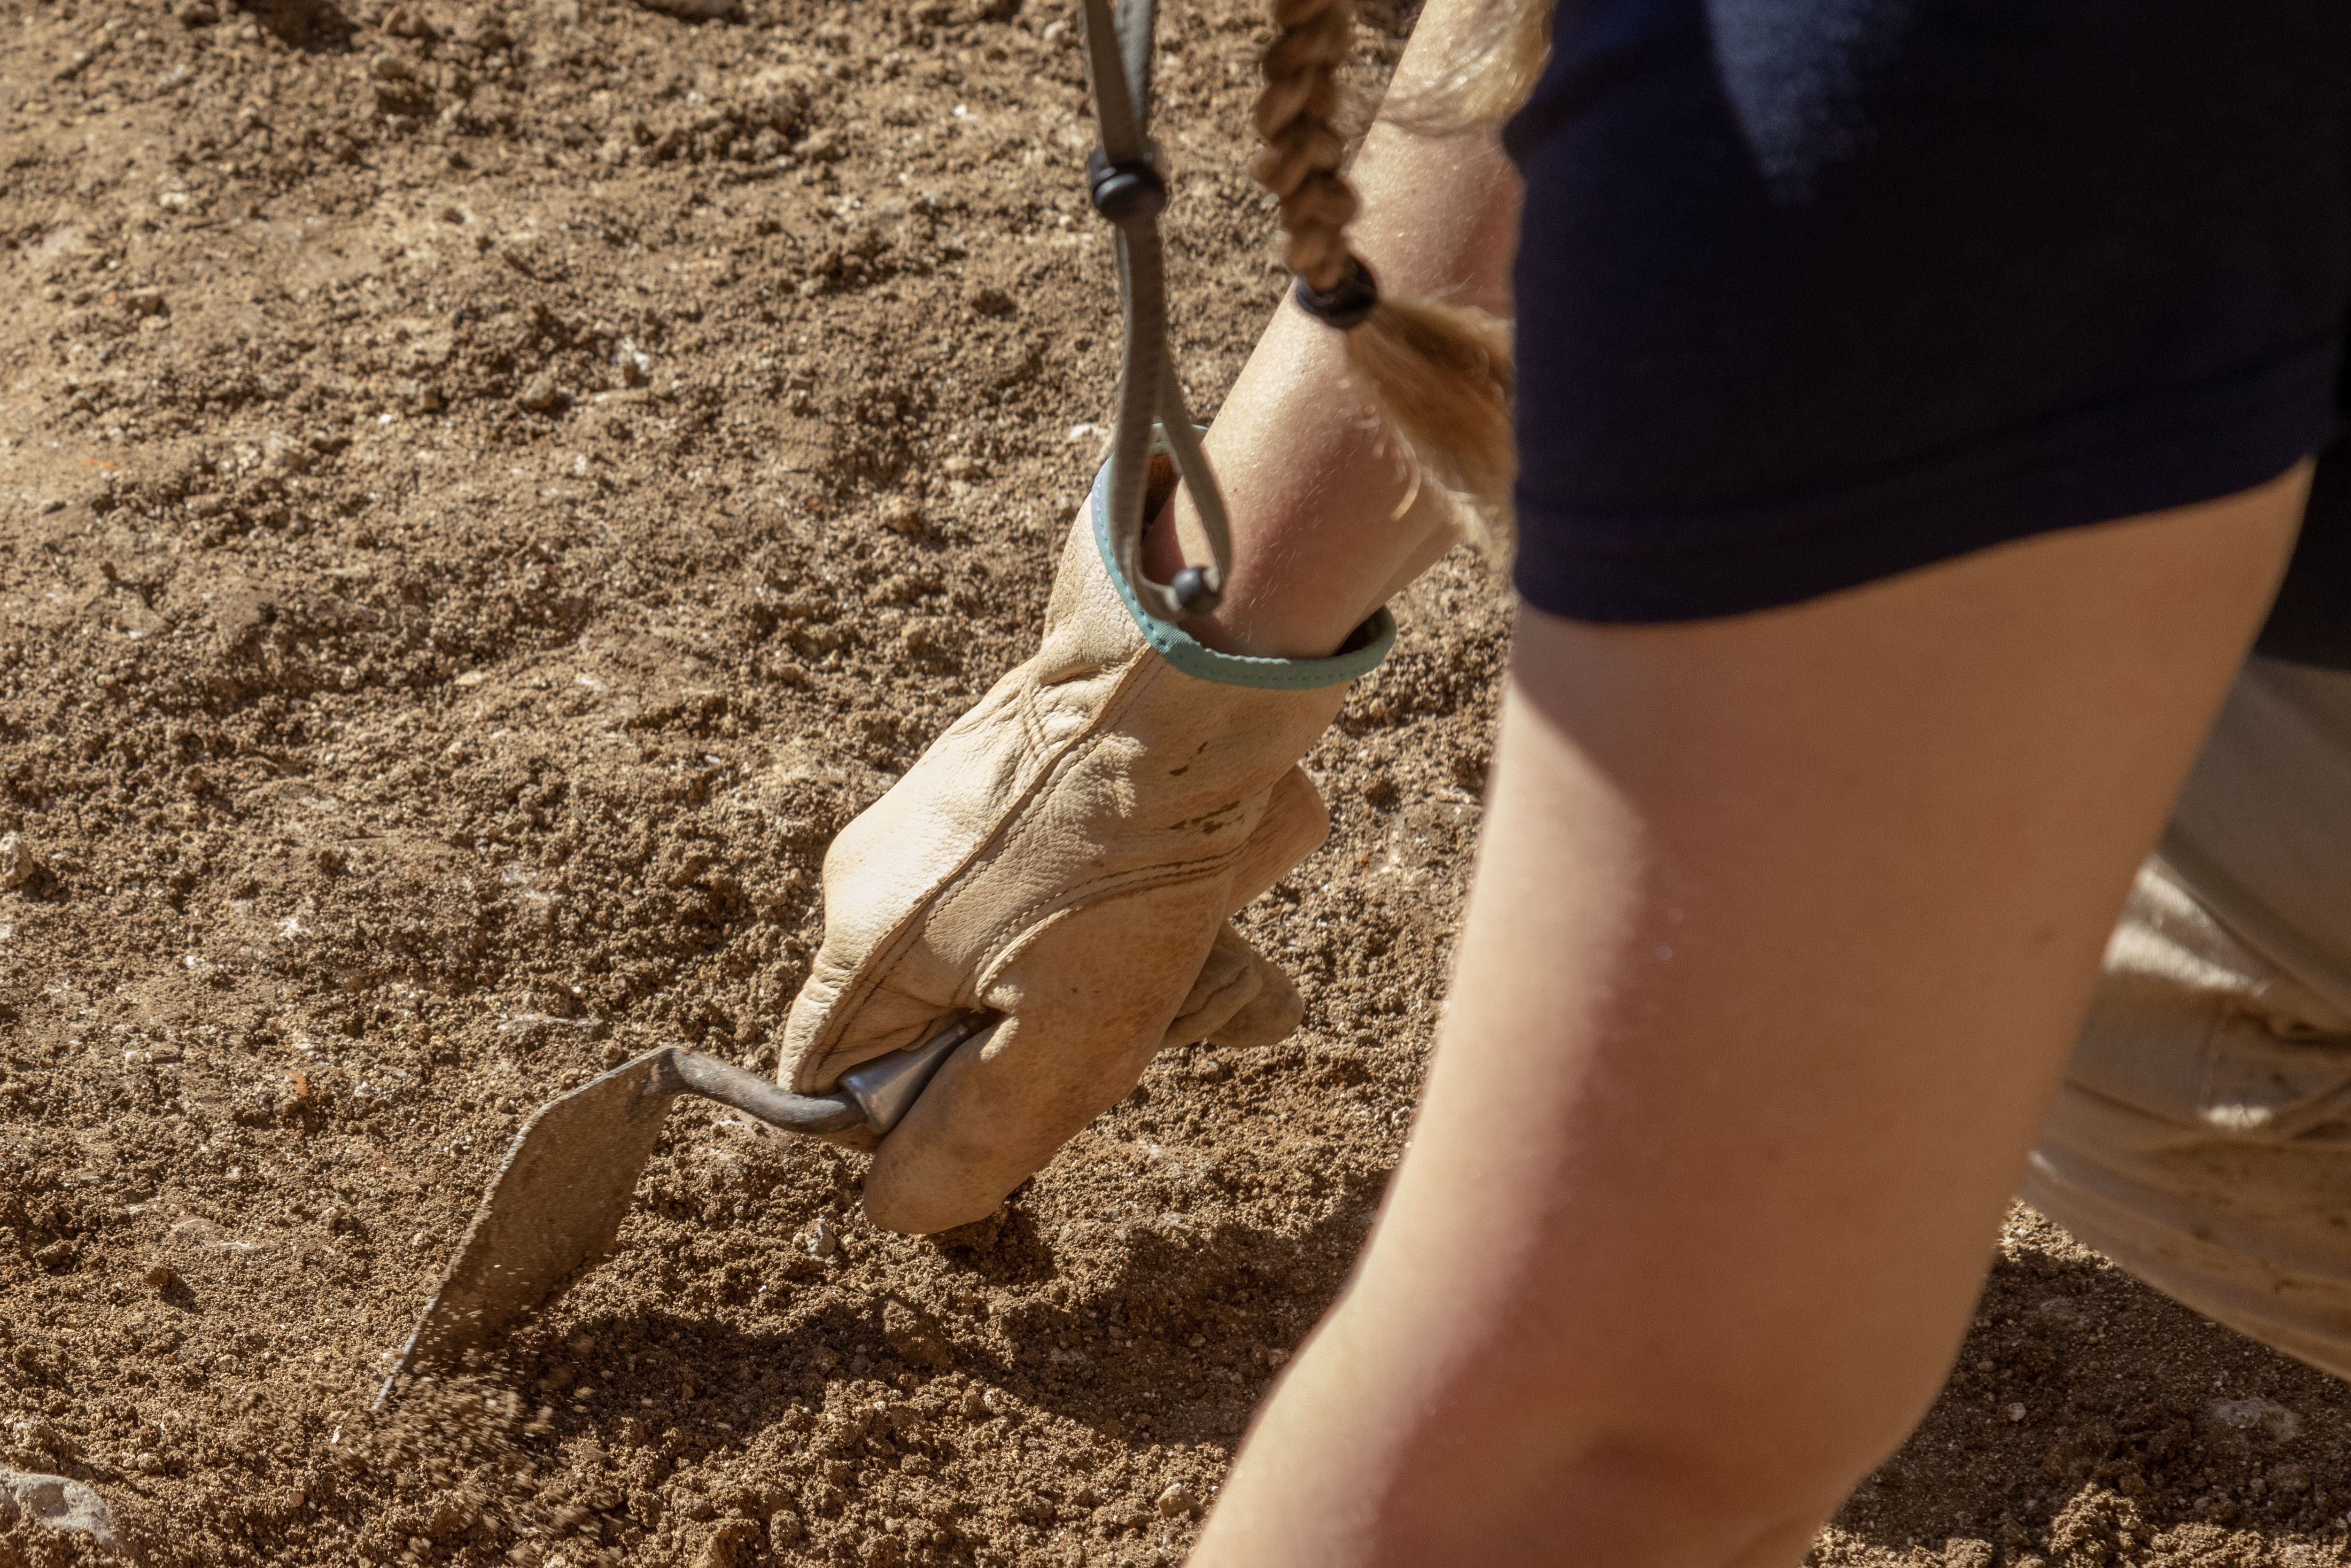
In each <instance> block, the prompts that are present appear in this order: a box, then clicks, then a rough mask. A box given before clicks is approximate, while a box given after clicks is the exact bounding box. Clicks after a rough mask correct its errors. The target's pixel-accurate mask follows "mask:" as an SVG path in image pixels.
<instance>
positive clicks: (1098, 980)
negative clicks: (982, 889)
mask: <svg viewBox="0 0 2351 1568" xmlns="http://www.w3.org/2000/svg"><path fill="white" fill-rule="evenodd" d="M1227 886H1228V884H1227V883H1226V881H1225V879H1224V878H1222V877H1217V878H1214V879H1209V880H1204V881H1197V882H1186V883H1176V884H1174V885H1172V886H1161V887H1155V888H1145V889H1140V890H1136V891H1133V892H1129V893H1124V894H1117V895H1114V896H1113V897H1110V898H1105V899H1102V900H1101V901H1099V902H1097V903H1093V904H1085V905H1082V906H1081V907H1079V908H1077V909H1074V910H1071V911H1069V912H1068V913H1066V914H1064V915H1060V916H1057V917H1056V918H1054V919H1053V920H1051V921H1049V922H1047V923H1046V924H1045V925H1043V926H1041V927H1040V928H1039V929H1038V930H1037V931H1036V932H1034V933H1033V934H1031V935H1030V936H1029V937H1028V938H1027V939H1026V940H1025V941H1024V942H1023V943H1022V945H1021V946H1019V949H1018V950H1016V952H1015V953H1014V954H1013V955H1012V956H1011V957H1010V958H1009V959H1008V961H1007V962H1006V963H1004V964H1003V965H1002V966H1000V967H998V970H997V971H996V973H995V974H994V975H993V976H991V977H990V978H989V981H988V984H987V988H986V990H985V991H984V993H983V997H982V999H983V1001H984V1002H985V1003H986V1005H987V1007H988V1008H990V1009H993V1010H995V1011H998V1012H1000V1013H1002V1014H1004V1015H1005V1017H1004V1019H1003V1021H1002V1022H1000V1023H998V1025H997V1026H996V1028H995V1029H994V1030H991V1031H990V1032H989V1033H988V1034H987V1036H985V1037H983V1038H982V1039H980V1040H974V1041H973V1042H972V1043H971V1044H969V1045H967V1046H965V1047H963V1048H962V1049H961V1050H959V1051H956V1053H955V1055H953V1056H951V1057H949V1058H948V1059H947V1061H946V1064H945V1065H944V1066H942V1067H941V1068H940V1069H939V1071H938V1075H937V1076H936V1077H935V1078H933V1079H932V1080H931V1082H930V1083H929V1085H928V1086H927V1087H925V1089H924V1091H923V1094H922V1098H920V1099H919V1100H917V1101H915V1102H914V1108H913V1109H912V1110H910V1111H908V1112H907V1113H906V1116H905V1119H904V1121H902V1122H900V1123H899V1124H898V1125H897V1126H896V1128H894V1129H893V1131H892V1132H891V1134H890V1135H889V1136H888V1137H886V1138H884V1139H883V1140H882V1145H881V1147H880V1148H879V1149H878V1150H876V1151H875V1153H874V1156H873V1166H872V1170H870V1171H869V1172H868V1173H867V1174H866V1177H865V1212H866V1216H867V1218H871V1219H872V1221H873V1222H874V1223H875V1224H876V1225H879V1226H881V1227H883V1228H885V1229H889V1230H902V1231H907V1232H912V1233H914V1234H927V1233H929V1232H932V1231H936V1230H945V1229H948V1228H951V1227H954V1226H957V1225H963V1224H967V1223H968V1222H969V1221H972V1220H975V1219H981V1218H986V1217H987V1215H989V1214H991V1213H993V1212H995V1209H996V1207H997V1205H998V1204H1000V1203H1001V1202H1003V1201H1004V1197H1005V1195H1006V1194H1007V1193H1009V1192H1010V1191H1011V1190H1012V1189H1013V1188H1014V1187H1015V1186H1019V1184H1020V1183H1021V1182H1022V1181H1023V1180H1024V1179H1026V1178H1027V1177H1028V1176H1030V1175H1031V1174H1033V1173H1034V1172H1036V1171H1037V1170H1039V1169H1040V1168H1041V1167H1042V1166H1044V1165H1045V1163H1046V1162H1047V1161H1049V1160H1050V1159H1051V1158H1052V1157H1053V1155H1054V1153H1055V1151H1057V1150H1058V1149H1060V1148H1061V1145H1063V1144H1064V1143H1067V1142H1068V1141H1069V1139H1070V1138H1071V1136H1072V1135H1073V1134H1076V1133H1077V1132H1078V1130H1079V1129H1081V1127H1083V1126H1084V1125H1085V1124H1087V1123H1089V1122H1091V1121H1092V1120H1093V1119H1094V1118H1095V1117H1096V1116H1099V1115H1101V1114H1102V1113H1103V1112H1104V1111H1107V1110H1109V1109H1110V1108H1111V1107H1112V1106H1113V1105H1115V1104H1117V1103H1118V1102H1119V1101H1120V1100H1122V1099H1123V1098H1124V1097H1125V1095H1126V1092H1127V1091H1129V1090H1130V1089H1133V1088H1134V1083H1135V1080H1137V1079H1138V1078H1140V1077H1142V1076H1143V1070H1144V1067H1145V1066H1146V1065H1147V1064H1148V1063H1149V1062H1150V1061H1151V1058H1152V1057H1153V1055H1154V1054H1155V1053H1156V1052H1157V1051H1158V1050H1159V1047H1160V1045H1161V1043H1162V1042H1163V1041H1165V1039H1166V1038H1167V1029H1168V1023H1169V1020H1170V1019H1173V1018H1174V1017H1175V1014H1176V1011H1177V1009H1179V1008H1180V1007H1181V1006H1182V1005H1183V1004H1184V1002H1185V1001H1186V998H1188V997H1189V996H1190V994H1191V991H1192V988H1193V985H1194V982H1195V981H1196V979H1197V978H1198V977H1199V975H1200V971H1201V968H1202V967H1203V965H1204V963H1205V961H1206V960H1207V956H1208V953H1209V950H1210V947H1211V946H1212V945H1213V942H1214V939H1215V937H1216V935H1217V928H1218V927H1219V926H1220V925H1222V924H1223V914H1222V905H1223V904H1224V902H1225V901H1226V899H1227V898H1228V896H1229V894H1228V892H1227Z"/></svg>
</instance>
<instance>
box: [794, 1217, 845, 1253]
mask: <svg viewBox="0 0 2351 1568" xmlns="http://www.w3.org/2000/svg"><path fill="white" fill-rule="evenodd" d="M801 1245H803V1246H805V1247H806V1248H807V1249H808V1255H809V1256H810V1257H811V1258H830V1257H831V1256H832V1253H833V1249H835V1248H837V1247H839V1246H840V1245H841V1232H840V1231H838V1230H836V1229H834V1228H833V1225H832V1221H831V1220H830V1219H820V1220H818V1221H817V1222H816V1223H815V1224H814V1225H811V1226H810V1227H809V1233H808V1239H807V1240H806V1241H804V1242H803V1243H801Z"/></svg>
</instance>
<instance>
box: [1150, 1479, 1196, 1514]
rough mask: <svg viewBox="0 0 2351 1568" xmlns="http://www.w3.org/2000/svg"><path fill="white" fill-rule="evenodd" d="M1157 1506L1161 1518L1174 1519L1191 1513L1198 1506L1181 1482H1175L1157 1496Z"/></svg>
mask: <svg viewBox="0 0 2351 1568" xmlns="http://www.w3.org/2000/svg"><path fill="white" fill-rule="evenodd" d="M1158 1506H1159V1512H1160V1514H1161V1516H1162V1517H1164V1518H1167V1519H1174V1518H1175V1516H1176V1515H1178V1514H1184V1513H1189V1512H1191V1511H1193V1510H1194V1509H1196V1508H1197V1507H1199V1506H1200V1505H1199V1502H1198V1500H1196V1499H1195V1498H1194V1497H1193V1496H1192V1489H1191V1488H1190V1487H1187V1486H1186V1485H1185V1484H1184V1483H1183V1482H1182V1481H1177V1482H1176V1483H1175V1485H1174V1486H1171V1487H1169V1488H1168V1489H1167V1490H1165V1491H1164V1492H1161V1493H1160V1494H1159V1505H1158Z"/></svg>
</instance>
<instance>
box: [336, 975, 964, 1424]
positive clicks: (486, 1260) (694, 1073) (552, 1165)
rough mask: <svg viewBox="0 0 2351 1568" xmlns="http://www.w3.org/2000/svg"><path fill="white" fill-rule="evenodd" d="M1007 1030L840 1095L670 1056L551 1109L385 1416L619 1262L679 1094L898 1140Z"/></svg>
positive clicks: (524, 1134)
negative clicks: (416, 1374) (942, 1087)
mask: <svg viewBox="0 0 2351 1568" xmlns="http://www.w3.org/2000/svg"><path fill="white" fill-rule="evenodd" d="M994 1027H995V1020H994V1019H988V1018H978V1019H972V1018H964V1019H956V1020H955V1021H954V1022H952V1023H950V1024H948V1025H947V1026H946V1028H945V1029H943V1030H939V1031H938V1032H937V1033H935V1034H934V1035H932V1036H930V1038H928V1039H927V1040H924V1041H923V1042H922V1043H921V1044H920V1045H916V1046H912V1047H910V1048H908V1049H907V1050H904V1051H893V1052H891V1053H890V1054H889V1055H887V1056H881V1057H876V1058H874V1059H873V1060H872V1061H867V1062H862V1063H861V1064H859V1065H858V1066H856V1067H853V1068H852V1069H850V1070H849V1071H847V1072H844V1073H842V1074H841V1088H840V1089H839V1090H838V1091H836V1092H833V1093H831V1094H795V1093H793V1092H791V1091H789V1090H788V1089H785V1088H783V1087H781V1086H780V1085H778V1084H777V1083H775V1082H771V1081H769V1080H768V1079H765V1078H762V1077H760V1076H758V1074H757V1073H753V1072H747V1071H744V1070H743V1069H742V1068H739V1067H734V1066H730V1065H728V1064H727V1063H726V1062H724V1061H719V1060H718V1059H717V1058H716V1057H710V1056H699V1055H696V1054H695V1053H694V1052H693V1051H679V1050H677V1049H676V1048H674V1047H669V1046H665V1047H664V1048H663V1049H661V1050H659V1051H647V1052H646V1053H645V1054H644V1055H643V1056H640V1057H638V1058H637V1059H636V1060H635V1061H632V1062H629V1063H627V1064H626V1065H624V1066H621V1067H616V1068H614V1069H613V1070H612V1071H610V1072H607V1073H605V1074H604V1075H603V1076H602V1077H601V1078H593V1079H590V1080H589V1081H588V1082H586V1083H583V1084H581V1085H580V1087H579V1088H577V1089H574V1090H573V1091H572V1092H570V1093H569V1094H566V1095H563V1096H562V1097H561V1098H559V1099H556V1100H550V1101H549V1102H548V1103H546V1104H544V1105H542V1106H540V1107H539V1108H538V1110H537V1111H536V1112H533V1113H532V1114H531V1117H530V1119H529V1120H528V1121H527V1122H525V1123H524V1124H522V1130H521V1131H520V1132H517V1134H515V1139H514V1143H513V1145H511V1146H510V1147H509V1148H508V1149H507V1157H506V1158H505V1159H504V1160H503V1161H502V1162H500V1163H499V1166H498V1170H497V1174H496V1176H492V1177H491V1178H490V1189H489V1191H488V1192H487V1193H486V1194H485V1195H484V1196H483V1197H482V1203H481V1207H478V1208H476V1209H475V1210H474V1219H473V1223H472V1224H471V1225H468V1226H467V1227H466V1228H465V1239H464V1240H463V1241H461V1242H459V1243H458V1245H457V1256H456V1258H455V1260H454V1261H453V1262H451V1263H450V1265H449V1271H448V1272H447V1273H446V1274H444V1276H442V1280H441V1286H440V1289H438V1290H436V1291H434V1292H433V1299H432V1300H431V1301H427V1302H425V1303H424V1312H423V1316H422V1317H420V1318H418V1319H417V1322H416V1329H415V1332H414V1333H411V1334H410V1335H409V1336H408V1343H407V1344H405V1345H403V1346H402V1348H401V1352H400V1357H399V1359H398V1360H397V1361H395V1362H393V1363H392V1373H391V1375H390V1376H388V1377H386V1378H385V1379H384V1381H383V1387H382V1389H381V1391H380V1392H378V1394H377V1395H376V1397H375V1406H376V1408H378V1409H381V1408H382V1407H383V1403H384V1401H385V1400H386V1399H388V1398H390V1397H391V1396H392V1385H393V1384H395V1383H397V1382H398V1381H399V1380H400V1376H401V1375H402V1373H404V1372H407V1371H410V1370H412V1369H413V1368H416V1367H419V1366H423V1365H426V1364H436V1365H445V1364H455V1363H456V1362H457V1360H458V1359H459V1357H461V1356H462V1355H463V1354H464V1353H465V1351H467V1350H469V1349H471V1348H472V1347H474V1346H475V1345H478V1344H481V1343H485V1342H486V1341H488V1340H491V1339H495V1338H496V1337H497V1336H498V1335H499V1334H500V1333H504V1332H505V1331H506V1329H507V1327H508V1326H510V1325H511V1324H512V1323H513V1322H514V1321H515V1320H516V1319H517V1318H519V1317H521V1316H522V1315H523V1314H524V1313H526V1312H530V1311H531V1310H533V1309H534V1308H536V1307H538V1306H539V1305H541V1304H542V1303H544V1302H545V1301H549V1299H551V1298H552V1297H554V1296H556V1295H557V1294H559V1293H560V1292H561V1291H563V1290H564V1289H565V1288H567V1287H568V1286H569V1285H570V1283H571V1282H572V1281H574V1280H575V1279H577V1278H578V1277H579V1276H580V1274H581V1273H583V1272H584V1271H585V1270H588V1269H589V1268H590V1267H592V1266H593V1265H595V1264H597V1263H599V1262H601V1261H602V1260H604V1259H605V1258H606V1257H608V1256H610V1254H611V1246H612V1239H613V1238H614V1237H615V1236H617V1235H618V1234H619V1233H620V1229H621V1221H622V1219H624V1218H627V1217H628V1212H629V1202H630V1199H631V1197H632V1195H633V1194H634V1193H635V1191H636V1186H637V1177H638V1176H639V1175H641V1174H642V1173H643V1170H644V1168H645V1162H646V1161H647V1160H648V1159H650V1158H652V1157H653V1145H654V1144H655V1143H657V1142H659V1141H660V1138H661V1130H662V1123H663V1122H664V1120H665V1119H667V1117H668V1115H669V1103H670V1102H671V1101H672V1100H674V1099H675V1098H676V1097H677V1096H678V1095H680V1094H701V1095H705V1096H706V1097H707V1098H709V1099H712V1100H716V1101H717V1102H718V1103H721V1104H723V1105H730V1106H732V1107H734V1108H735V1109H736V1110H737V1111H741V1112H744V1113H747V1114H749V1115H752V1116H757V1117H758V1119H759V1120H760V1121H762V1122H765V1123H766V1124H768V1125H769V1126H771V1127H778V1128H781V1129H783V1130H784V1131H786V1132H791V1133H839V1132H845V1131H847V1130H848V1129H849V1128H852V1127H855V1126H859V1125H861V1124H862V1125H864V1126H867V1127H871V1128H872V1129H873V1131H875V1132H876V1133H886V1132H888V1131H889V1130H890V1129H891V1128H893V1127H894V1126H896V1125H897V1124H898V1119H899V1118H900V1117H901V1116H904V1114H905V1113H906V1111H907V1108H908V1107H910V1106H911V1105H913V1104H914V1101H915V1098H916V1097H917V1096H918V1095H920V1094H921V1093H922V1092H923V1087H924V1085H925V1084H927V1083H928V1082H930V1081H931V1075H932V1074H933V1073H934V1072H935V1071H938V1069H939V1064H940V1063H941V1062H944V1061H946V1059H947V1057H948V1056H949V1055H950V1054H952V1053H953V1052H954V1051H955V1049H956V1047H957V1046H960V1045H962V1044H963V1043H965V1042H966V1041H967V1040H973V1039H975V1038H977V1036H979V1035H981V1034H983V1033H985V1032H986V1031H987V1030H990V1029H992V1028H994Z"/></svg>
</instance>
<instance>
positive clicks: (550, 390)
mask: <svg viewBox="0 0 2351 1568" xmlns="http://www.w3.org/2000/svg"><path fill="white" fill-rule="evenodd" d="M515 402H518V403H520V404H522V406H523V407H525V408H527V409H529V410H530V411H531V412H532V413H547V412H549V410H551V409H554V408H557V407H559V406H560V405H561V404H562V402H563V392H562V389H561V388H559V387H558V386H557V385H556V384H555V378H554V377H553V376H551V375H549V373H548V372H547V371H539V372H538V374H537V375H535V376H533V377H531V378H530V380H528V381H527V382H524V383H523V388H522V392H521V394H520V395H519V396H517V398H516V399H515Z"/></svg>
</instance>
